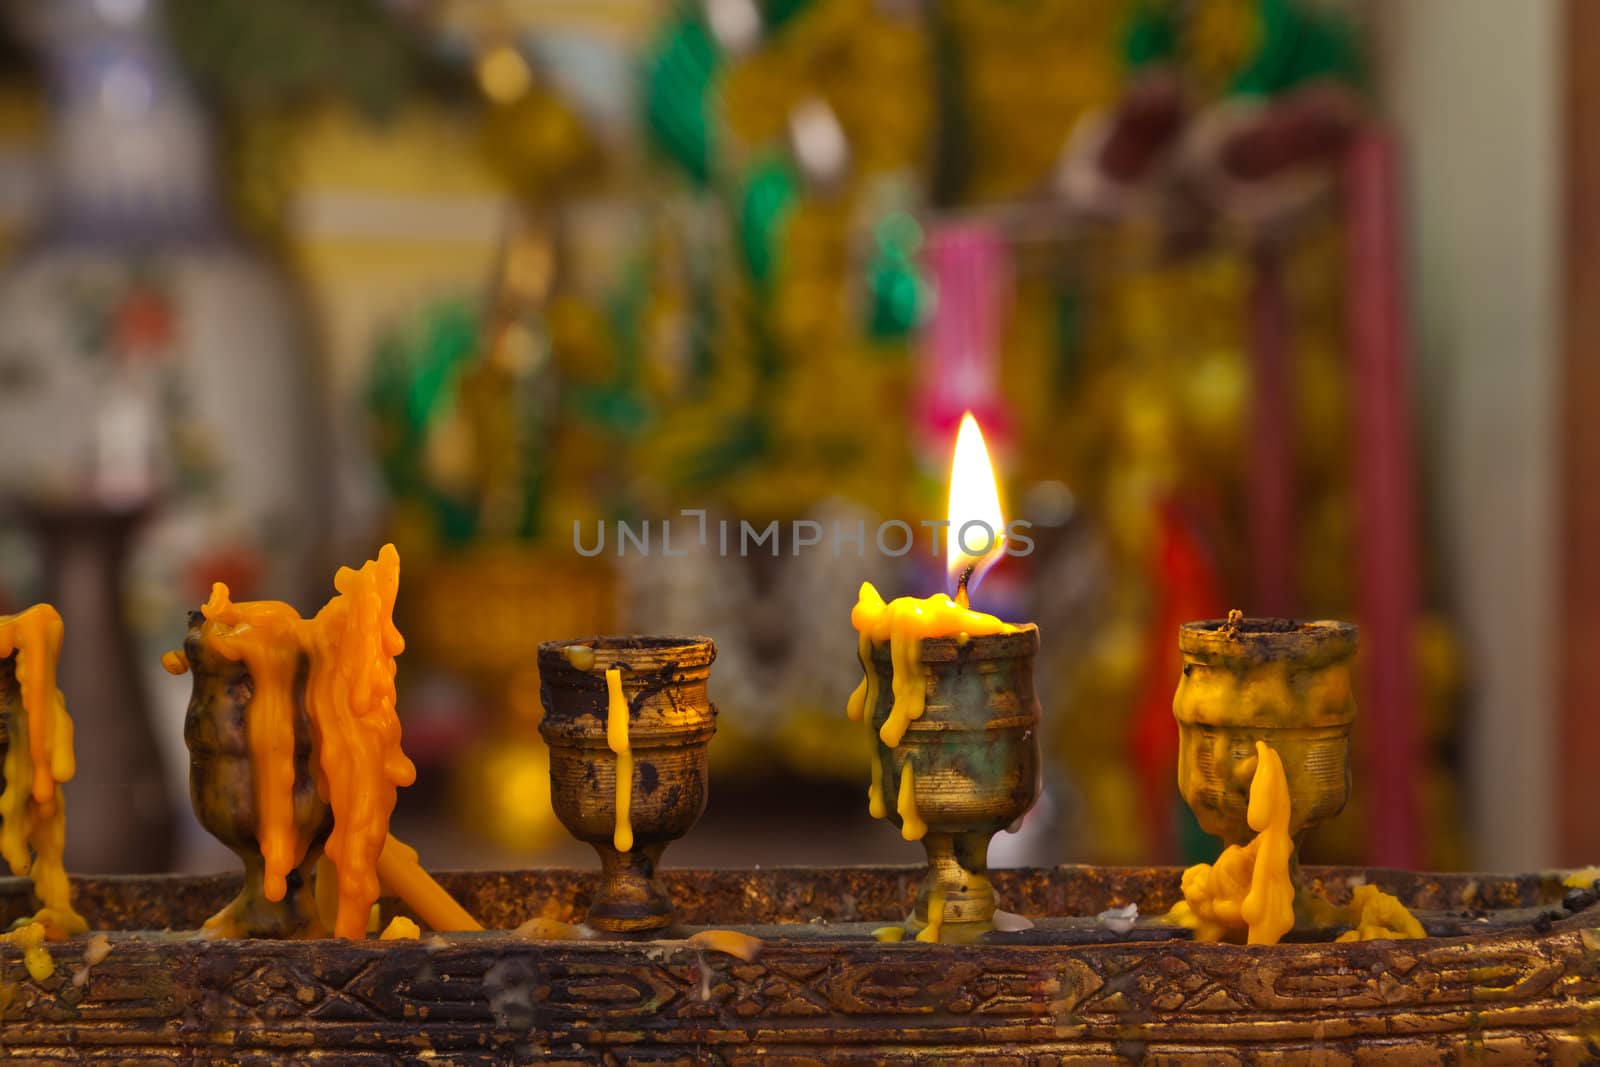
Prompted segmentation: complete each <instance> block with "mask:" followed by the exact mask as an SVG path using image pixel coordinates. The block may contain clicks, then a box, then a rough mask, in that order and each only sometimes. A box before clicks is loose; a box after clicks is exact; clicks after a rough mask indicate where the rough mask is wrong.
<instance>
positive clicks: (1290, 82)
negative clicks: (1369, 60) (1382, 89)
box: [1230, 0, 1364, 96]
mask: <svg viewBox="0 0 1600 1067" xmlns="http://www.w3.org/2000/svg"><path fill="white" fill-rule="evenodd" d="M1257 12H1258V15H1259V17H1260V20H1261V45H1260V47H1259V48H1257V49H1256V54H1255V55H1254V56H1252V57H1251V58H1250V61H1249V62H1248V63H1246V64H1245V66H1244V68H1243V69H1242V70H1240V71H1239V74H1238V75H1237V77H1235V78H1234V80H1233V84H1232V85H1231V86H1230V89H1231V91H1232V92H1233V93H1235V94H1237V95H1239V96H1272V95H1275V94H1278V93H1282V92H1286V91H1287V90H1289V89H1293V88H1294V87H1296V86H1298V85H1301V84H1303V83H1305V82H1308V81H1311V80H1313V79H1316V78H1334V79H1337V80H1340V81H1345V82H1348V83H1350V84H1352V85H1360V84H1362V82H1363V81H1364V70H1363V64H1362V61H1361V53H1360V48H1359V46H1358V45H1357V41H1356V35H1355V30H1354V27H1353V26H1351V24H1350V23H1349V22H1348V21H1346V20H1345V18H1344V17H1343V16H1341V15H1340V14H1339V13H1337V12H1333V11H1320V10H1315V9H1313V8H1311V7H1309V6H1308V5H1306V4H1304V3H1298V2H1296V0H1258V2H1257Z"/></svg>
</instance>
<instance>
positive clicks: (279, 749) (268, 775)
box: [162, 545, 479, 938]
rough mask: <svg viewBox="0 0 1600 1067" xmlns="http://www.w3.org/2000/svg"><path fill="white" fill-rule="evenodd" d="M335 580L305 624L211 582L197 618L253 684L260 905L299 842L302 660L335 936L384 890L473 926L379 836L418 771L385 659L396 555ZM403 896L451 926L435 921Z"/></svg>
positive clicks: (324, 904)
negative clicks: (327, 815) (400, 791)
mask: <svg viewBox="0 0 1600 1067" xmlns="http://www.w3.org/2000/svg"><path fill="white" fill-rule="evenodd" d="M333 582H334V587H335V588H336V589H337V590H338V595H336V596H335V597H334V598H333V599H331V600H329V601H328V603H327V604H326V605H324V606H323V608H322V610H321V611H319V612H317V614H316V616H315V617H314V618H311V619H302V618H301V617H300V616H299V614H298V613H297V612H296V611H295V610H294V608H292V607H291V606H289V605H288V604H284V603H282V602H279V601H245V602H241V603H234V602H233V601H232V600H231V599H229V595H228V587H227V586H226V585H224V584H223V583H221V582H218V583H216V585H214V586H213V587H212V591H211V599H210V600H209V601H208V602H207V603H206V604H205V605H204V607H202V608H201V611H202V612H203V613H204V615H205V617H206V623H205V625H204V627H202V629H201V638H202V640H204V641H205V643H206V644H207V645H208V647H210V648H212V649H214V650H215V651H216V652H218V653H219V654H220V655H222V656H224V657H226V658H228V659H230V660H234V661H236V662H243V663H244V665H245V666H246V667H247V668H248V669H249V671H250V674H251V677H252V679H253V680H254V682H255V689H254V691H253V693H252V695H251V698H250V705H249V712H248V716H247V720H246V724H245V729H246V736H247V739H248V741H249V744H250V757H251V768H252V771H253V773H254V786H255V797H256V824H257V825H256V838H257V841H258V842H259V844H260V847H261V854H262V857H263V859H264V860H265V861H266V870H265V873H264V876H263V878H262V891H263V893H264V894H265V895H266V897H267V899H269V900H282V899H283V896H284V894H285V892H286V891H287V888H288V883H287V879H288V874H289V872H290V871H291V870H293V869H294V868H295V867H297V866H298V865H299V864H300V862H301V861H302V860H303V859H304V857H305V851H306V848H307V847H308V845H309V842H308V841H303V840H300V839H299V835H298V833H297V831H296V830H295V826H294V720H295V705H294V681H295V675H296V673H297V671H298V670H299V665H300V656H301V654H302V653H304V654H305V655H306V656H307V657H308V659H309V661H310V671H309V674H308V677H307V680H306V695H305V706H306V717H307V719H308V721H309V723H310V728H311V741H312V760H311V767H312V773H313V774H314V776H315V780H316V786H317V792H318V793H319V794H320V795H321V796H322V798H323V799H324V800H326V801H327V802H328V805H329V807H331V808H332V809H333V831H332V832H331V833H330V834H329V836H328V842H327V845H326V859H327V860H328V861H329V863H331V865H332V867H333V871H334V874H335V875H336V878H335V881H336V884H337V895H336V897H335V895H334V894H332V893H330V892H329V891H328V890H327V888H326V887H324V886H323V885H322V884H321V882H322V881H323V879H321V878H319V879H318V882H319V885H318V887H317V901H318V910H319V913H321V914H322V917H323V921H324V923H326V922H327V921H328V919H329V918H330V916H329V915H328V914H327V913H328V912H329V911H331V912H332V913H333V914H332V916H331V918H332V925H333V930H334V933H335V934H336V935H337V936H339V937H345V938H361V937H364V936H365V934H366V929H367V921H368V918H369V917H370V915H371V911H372V905H373V903H374V902H375V901H376V900H377V899H378V895H379V893H380V891H381V890H380V882H381V881H383V882H385V884H390V883H392V884H393V887H394V888H395V890H396V891H397V892H398V893H399V894H400V895H401V896H402V897H403V898H405V900H406V902H407V903H408V904H410V905H411V906H412V908H413V909H414V910H416V911H417V913H418V914H419V915H422V916H423V918H425V919H428V921H429V922H430V923H432V924H433V925H434V928H435V929H478V928H479V927H478V926H477V924H476V922H475V921H474V920H472V918H471V917H470V916H467V915H466V913H465V911H462V910H461V909H460V906H459V905H456V904H455V902H454V901H453V900H451V901H450V904H451V905H453V906H454V908H455V911H456V912H459V915H454V914H450V913H449V911H448V909H442V908H437V907H434V906H433V905H435V904H437V898H438V897H443V898H445V899H446V900H448V899H449V895H448V894H446V893H445V892H444V890H443V889H441V888H439V886H438V883H436V882H434V881H433V880H432V879H431V878H428V876H427V874H426V872H424V871H422V869H421V867H420V866H418V865H417V863H416V853H415V852H412V851H411V850H410V849H408V848H406V847H405V846H403V845H398V842H395V841H394V840H393V839H392V838H390V837H389V836H388V830H389V816H390V814H391V813H392V812H393V811H394V803H395V791H396V789H397V788H398V787H399V786H403V785H410V784H411V783H412V782H413V781H414V780H415V779H416V768H415V766H413V764H412V763H411V761H410V760H409V759H408V758H406V755H405V753H404V752H403V751H402V750H401V747H400V720H399V719H398V718H397V717H396V715H395V695H396V694H395V685H394V677H395V657H396V656H398V655H399V654H400V653H401V652H402V651H403V650H404V648H405V640H404V638H402V637H401V635H400V631H399V630H398V629H396V627H395V625H394V621H393V613H394V603H395V598H396V596H397V594H398V592H399V587H400V556H399V554H398V553H397V552H396V551H395V548H394V546H393V545H384V546H383V548H382V550H381V551H379V553H378V558H377V559H376V560H368V561H367V562H366V563H365V564H364V565H363V566H362V567H361V569H360V570H352V569H350V568H349V567H341V568H339V571H338V573H337V574H336V575H335V576H334V580H333ZM169 660H170V662H169ZM162 665H163V666H165V667H166V668H167V669H168V670H174V669H178V670H180V671H181V669H183V668H185V667H187V660H186V659H184V658H182V657H179V656H164V657H162ZM395 845H398V848H393V847H390V846H395ZM386 859H387V863H386ZM324 869H325V868H324ZM418 875H420V877H418ZM429 887H431V889H430V888H429ZM412 894H420V895H421V897H422V898H423V901H424V904H425V905H427V906H428V910H432V911H433V912H434V913H435V914H438V915H440V916H441V920H442V921H445V922H447V923H454V924H455V925H448V924H447V925H439V924H438V923H434V922H433V920H432V919H431V918H429V914H428V910H424V907H423V906H419V905H418V902H417V901H416V900H413V899H412ZM446 915H449V918H448V919H445V918H444V916H446ZM461 916H465V920H464V921H463V920H462V919H461V918H460V917H461ZM469 924H470V925H469Z"/></svg>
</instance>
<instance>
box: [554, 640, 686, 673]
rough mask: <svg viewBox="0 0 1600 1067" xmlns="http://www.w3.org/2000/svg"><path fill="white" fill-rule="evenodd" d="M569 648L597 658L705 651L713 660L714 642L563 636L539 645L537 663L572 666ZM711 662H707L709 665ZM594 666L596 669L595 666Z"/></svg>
mask: <svg viewBox="0 0 1600 1067" xmlns="http://www.w3.org/2000/svg"><path fill="white" fill-rule="evenodd" d="M569 648H591V649H593V650H594V651H595V653H596V655H597V656H598V655H601V654H603V653H607V652H623V653H626V652H641V653H652V654H656V655H660V654H662V653H670V652H675V651H679V650H681V651H683V652H685V653H695V652H701V651H708V652H709V653H710V655H711V659H716V656H717V643H716V642H715V641H713V640H712V639H711V638H710V637H707V636H705V635H704V634H684V635H678V634H596V635H595V636H593V637H564V638H561V639H560V640H556V641H541V642H539V660H540V662H544V661H546V660H549V661H551V662H559V663H566V664H568V666H570V665H571V664H570V663H569V662H568V660H567V656H566V650H567V649H569ZM710 661H711V660H707V662H708V663H709V662H710ZM596 666H599V664H598V663H596Z"/></svg>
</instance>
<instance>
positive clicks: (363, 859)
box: [305, 545, 417, 937]
mask: <svg viewBox="0 0 1600 1067" xmlns="http://www.w3.org/2000/svg"><path fill="white" fill-rule="evenodd" d="M333 585H334V588H335V589H337V590H338V591H339V595H338V596H335V597H334V598H333V599H332V600H330V601H328V603H327V604H326V605H324V606H323V608H322V610H321V611H319V612H317V615H316V618H314V619H312V620H311V622H310V625H309V626H307V627H306V628H305V649H306V652H307V653H309V655H310V657H311V671H310V675H309V677H308V678H307V680H306V712H307V715H308V717H309V719H310V721H311V738H312V745H313V748H314V749H315V751H316V752H317V758H316V759H315V760H314V761H313V764H312V765H313V767H314V768H315V774H316V779H317V791H318V792H319V793H321V794H322V796H323V797H324V798H326V799H327V801H328V804H329V806H330V807H332V808H333V832H332V833H330V834H329V835H328V843H327V845H326V848H325V850H326V852H327V856H328V858H329V859H330V860H332V861H333V864H334V866H335V867H336V868H337V869H338V872H339V912H338V919H337V921H336V922H335V924H334V933H336V934H337V935H338V936H340V937H360V936H361V935H362V932H363V931H365V929H366V922H367V913H368V912H369V911H370V910H371V908H372V904H373V902H374V901H375V900H377V899H378V893H379V887H378V871H377V864H378V854H379V853H380V852H382V851H383V849H384V843H385V839H386V838H387V837H388V833H389V815H390V814H391V813H392V812H393V811H394V803H395V790H396V788H397V787H399V786H405V785H410V784H411V783H412V782H414V781H416V778H417V769H416V767H415V766H414V765H413V764H412V762H411V760H409V759H407V758H406V754H405V753H404V752H403V751H401V748H400V720H399V718H397V717H396V715H395V710H394V707H395V685H394V676H395V657H396V656H398V655H399V654H400V653H401V652H403V651H404V650H405V647H406V646H405V639H404V638H403V637H401V636H400V631H399V630H398V629H397V628H396V627H395V625H394V618H393V616H394V602H395V597H396V595H397V594H398V593H399V591H400V555H399V553H397V552H396V551H395V548H394V546H393V545H384V546H383V548H382V549H381V550H380V551H379V552H378V558H377V559H376V560H369V561H368V562H367V563H365V564H364V565H363V566H362V567H361V569H360V570H358V571H357V570H351V569H350V568H349V567H340V568H339V571H338V573H337V574H335V575H334V578H333ZM412 855H413V857H414V856H415V853H413V854H412Z"/></svg>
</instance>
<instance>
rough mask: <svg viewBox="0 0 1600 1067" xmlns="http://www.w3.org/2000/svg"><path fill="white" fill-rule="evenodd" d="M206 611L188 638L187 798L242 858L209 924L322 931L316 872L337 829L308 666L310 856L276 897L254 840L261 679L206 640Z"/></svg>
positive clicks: (262, 932)
mask: <svg viewBox="0 0 1600 1067" xmlns="http://www.w3.org/2000/svg"><path fill="white" fill-rule="evenodd" d="M204 623H205V617H204V616H203V615H201V614H200V613H199V612H198V611H194V612H190V613H189V633H188V636H187V637H186V638H185V639H184V642H183V651H184V654H185V655H186V656H187V657H188V660H189V672H190V674H191V675H192V676H193V678H194V689H193V690H192V692H191V694H190V697H189V709H188V712H187V714H186V715H185V716H184V720H183V740H184V743H185V744H186V745H188V747H189V799H190V801H191V802H192V803H193V805H194V813H195V815H196V816H197V817H198V818H199V820H200V825H201V826H204V827H205V828H206V829H207V830H208V831H210V833H211V834H212V835H213V836H214V837H216V838H217V840H219V841H221V842H222V843H223V844H224V845H227V846H228V847H229V848H230V849H232V850H233V851H234V852H235V853H236V854H237V855H238V856H239V858H240V859H241V860H243V861H244V886H243V888H241V889H240V890H239V895H238V896H236V897H235V898H234V899H233V902H232V903H230V904H229V905H228V906H227V907H226V908H224V909H223V910H222V911H221V912H218V913H217V915H216V916H214V917H213V918H212V920H211V921H210V922H208V924H207V930H208V932H210V933H213V934H215V935H219V936H240V937H317V936H322V935H324V934H326V933H327V931H324V930H323V929H322V925H321V923H320V922H319V920H318V918H317V908H316V901H315V897H314V895H313V886H312V871H313V869H314V867H315V866H316V862H317V859H318V858H319V857H320V856H321V855H322V846H323V843H324V842H326V841H327V839H328V833H329V831H331V830H332V829H333V813H332V811H331V809H330V808H329V807H328V805H327V803H326V802H325V801H324V800H323V799H322V798H321V797H320V796H318V795H317V788H316V783H315V782H314V780H313V778H312V774H311V766H310V760H311V725H310V721H309V720H308V719H307V717H306V712H305V683H306V674H307V670H308V665H307V663H306V661H305V657H304V656H302V657H301V663H300V670H299V672H298V673H297V675H296V676H295V686H294V704H295V720H294V826H295V831H296V833H297V834H298V842H297V843H298V844H299V845H300V846H301V847H303V848H304V850H305V854H304V859H302V860H301V862H300V865H299V866H298V867H296V868H295V869H294V870H293V871H291V872H289V877H288V883H289V889H288V892H287V893H285V894H284V897H283V899H282V900H279V901H272V900H268V899H267V898H266V895H265V893H264V892H263V891H262V877H263V875H264V874H265V868H266V861H265V860H264V859H263V858H262V855H261V846H260V844H259V842H258V841H257V839H256V793H255V775H254V770H253V764H252V762H251V758H250V742H249V735H248V732H247V731H248V726H247V719H248V716H249V715H250V702H251V698H252V696H253V695H254V692H255V681H254V679H253V678H251V676H250V672H249V670H248V669H247V668H246V667H245V665H244V664H243V663H240V662H237V661H234V660H230V659H228V658H227V657H226V656H223V655H221V654H220V653H218V652H216V651H214V650H213V649H211V648H210V647H208V646H207V645H206V643H205V641H204V640H203V639H202V638H201V635H200V628H201V626H202V625H203V624H204Z"/></svg>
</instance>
